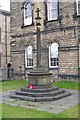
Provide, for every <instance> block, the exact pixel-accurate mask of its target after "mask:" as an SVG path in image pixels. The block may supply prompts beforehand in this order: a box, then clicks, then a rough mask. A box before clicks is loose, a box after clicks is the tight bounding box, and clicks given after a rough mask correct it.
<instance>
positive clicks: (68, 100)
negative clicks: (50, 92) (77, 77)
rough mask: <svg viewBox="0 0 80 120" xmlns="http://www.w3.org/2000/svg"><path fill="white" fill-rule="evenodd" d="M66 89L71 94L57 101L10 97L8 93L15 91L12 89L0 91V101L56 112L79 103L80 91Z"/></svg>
mask: <svg viewBox="0 0 80 120" xmlns="http://www.w3.org/2000/svg"><path fill="white" fill-rule="evenodd" d="M68 91H69V92H71V96H68V97H65V98H63V99H60V100H57V101H48V102H47V101H46V102H31V101H23V100H19V99H12V98H10V94H12V93H14V92H15V90H12V91H7V92H3V93H0V103H5V104H8V105H11V106H19V107H22V108H29V109H35V110H40V111H45V112H50V113H55V114H58V113H60V112H62V111H64V110H65V109H68V108H69V107H71V106H74V105H76V104H78V103H80V98H79V97H80V91H78V90H68Z"/></svg>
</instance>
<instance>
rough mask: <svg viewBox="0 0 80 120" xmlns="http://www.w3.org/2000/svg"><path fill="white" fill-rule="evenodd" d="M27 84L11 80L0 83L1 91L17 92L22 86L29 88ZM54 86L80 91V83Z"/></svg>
mask: <svg viewBox="0 0 80 120" xmlns="http://www.w3.org/2000/svg"><path fill="white" fill-rule="evenodd" d="M27 84H28V82H27V81H26V80H11V81H4V82H0V91H7V90H16V89H19V88H21V87H22V86H27ZM52 85H53V86H58V87H60V88H65V89H74V90H80V87H79V86H80V83H77V82H69V81H61V82H53V83H52ZM1 87H2V89H1Z"/></svg>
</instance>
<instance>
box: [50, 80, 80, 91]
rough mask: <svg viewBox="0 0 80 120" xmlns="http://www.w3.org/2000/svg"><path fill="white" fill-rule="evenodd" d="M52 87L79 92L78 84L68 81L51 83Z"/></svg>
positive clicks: (79, 84)
mask: <svg viewBox="0 0 80 120" xmlns="http://www.w3.org/2000/svg"><path fill="white" fill-rule="evenodd" d="M52 85H54V86H58V87H60V88H65V89H73V90H80V83H78V82H70V81H60V82H53V83H52Z"/></svg>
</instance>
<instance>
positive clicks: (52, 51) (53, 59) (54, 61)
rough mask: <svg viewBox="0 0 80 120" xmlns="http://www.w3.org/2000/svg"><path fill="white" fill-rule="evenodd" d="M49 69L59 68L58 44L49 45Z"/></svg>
mask: <svg viewBox="0 0 80 120" xmlns="http://www.w3.org/2000/svg"><path fill="white" fill-rule="evenodd" d="M49 67H50V68H56V67H58V43H52V44H50V45H49Z"/></svg>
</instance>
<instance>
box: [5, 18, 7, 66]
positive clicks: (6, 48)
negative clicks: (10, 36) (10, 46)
mask: <svg viewBox="0 0 80 120" xmlns="http://www.w3.org/2000/svg"><path fill="white" fill-rule="evenodd" d="M5 50H6V51H5V53H6V65H7V16H5Z"/></svg>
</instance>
